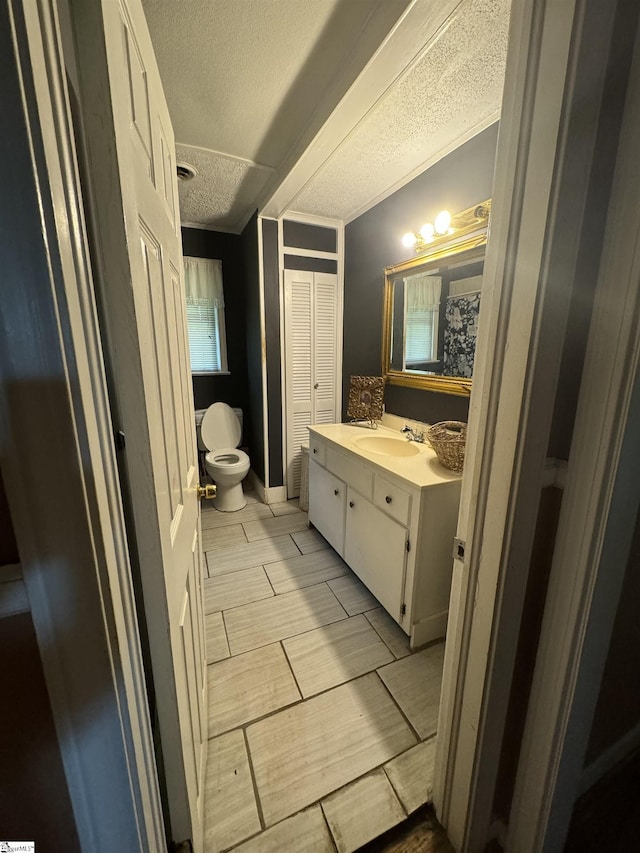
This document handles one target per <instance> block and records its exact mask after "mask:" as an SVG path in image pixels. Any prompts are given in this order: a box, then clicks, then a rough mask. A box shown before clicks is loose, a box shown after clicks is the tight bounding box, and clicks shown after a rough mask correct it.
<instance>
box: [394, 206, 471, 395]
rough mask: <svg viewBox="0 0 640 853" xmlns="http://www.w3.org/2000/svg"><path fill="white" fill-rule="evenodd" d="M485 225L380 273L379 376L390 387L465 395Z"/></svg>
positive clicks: (469, 382)
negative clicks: (382, 283) (382, 304)
mask: <svg viewBox="0 0 640 853" xmlns="http://www.w3.org/2000/svg"><path fill="white" fill-rule="evenodd" d="M486 231H487V229H486V222H485V223H484V225H483V226H482V227H481V228H480V229H476V232H474V233H472V234H471V235H468V234H467V235H463V239H458V240H455V239H454V240H451V241H446V240H442V241H439V243H438V245H437V246H435V247H434V249H433V251H427V252H425V253H423V254H422V255H421V256H419V257H416V258H411V259H409V260H407V261H404V262H402V263H400V264H396V265H395V266H393V267H387V269H386V270H385V311H384V319H383V372H384V375H385V377H386V379H387V381H389V382H390V383H391V384H396V385H407V386H410V387H415V388H430V389H432V390H438V391H445V392H448V393H452V394H469V393H470V391H471V379H472V376H473V365H474V361H475V353H476V342H477V337H478V320H479V315H480V305H481V297H482V275H483V269H484V252H485V244H486Z"/></svg>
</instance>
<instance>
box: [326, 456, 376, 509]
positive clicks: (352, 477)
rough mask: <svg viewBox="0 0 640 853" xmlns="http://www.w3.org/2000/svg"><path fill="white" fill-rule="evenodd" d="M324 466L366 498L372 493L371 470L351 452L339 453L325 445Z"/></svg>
mask: <svg viewBox="0 0 640 853" xmlns="http://www.w3.org/2000/svg"><path fill="white" fill-rule="evenodd" d="M326 466H327V468H328V469H329V471H332V472H333V473H334V474H336V475H337V476H338V477H340V478H341V479H342V480H344V481H345V482H346V483H348V484H349V485H350V486H351V487H352V488H354V489H355V490H356V491H358V492H360V494H361V495H364V496H365V497H366V498H371V497H372V495H373V471H370V470H369V469H368V468H367V467H366V466H365V465H363V464H362V463H361V462H359V461H358V460H357V459H356V458H355V457H354V455H353V454H352V453H350V454H348V455H347V454H346V453H340V451H339V450H334V449H333V447H327V461H326Z"/></svg>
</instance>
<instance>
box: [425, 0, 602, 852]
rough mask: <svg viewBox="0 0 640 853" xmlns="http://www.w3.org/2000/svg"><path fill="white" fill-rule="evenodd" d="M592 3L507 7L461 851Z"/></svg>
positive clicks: (475, 457) (509, 662)
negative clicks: (508, 27)
mask: <svg viewBox="0 0 640 853" xmlns="http://www.w3.org/2000/svg"><path fill="white" fill-rule="evenodd" d="M588 6H589V4H582V3H579V2H571V0H567V2H563V3H554V2H544V0H542V2H539V0H515V2H514V4H513V7H512V13H511V24H510V35H509V52H508V57H507V69H506V82H505V91H504V98H503V109H502V115H503V118H502V121H501V127H500V134H499V139H498V151H497V163H496V179H495V188H494V193H493V211H492V212H493V216H492V223H491V235H490V239H489V242H488V246H487V255H486V261H485V272H484V285H483V314H482V318H483V319H482V320H481V323H480V338H479V342H478V356H479V357H478V360H477V362H476V369H475V371H474V383H473V391H472V396H471V403H470V413H469V433H468V439H467V442H468V446H467V460H468V463H470V464H468V466H467V470H466V472H465V477H464V480H463V487H462V496H461V508H460V517H459V524H458V538H459V539H461V540H462V541H463V542H465V543H466V548H465V554H464V561H463V562H461V561H458V560H456V561H454V570H453V582H452V595H451V607H450V612H449V626H448V632H447V635H448V639H447V645H446V651H445V664H444V673H443V692H442V699H441V706H440V715H439V722H438V732H439V735H438V742H437V751H436V765H435V778H434V803H435V806H436V811H437V814H438V817H439V819H440V820H441V822H442V823H443V824H444V826H445V828H446V830H447V834H448V835H449V837H450V839H451V841H452V843H453V845H454V846H455V847H456V849H459V850H461V851H476V850H480V849H484V845H485V844H486V842H487V840H488V836H489V827H490V821H491V814H492V806H493V796H494V790H495V784H496V778H497V773H498V766H499V760H500V754H501V746H502V742H503V735H504V726H505V720H506V711H507V707H508V699H509V694H510V689H511V683H512V677H513V669H514V663H515V653H516V648H517V641H518V635H519V629H520V621H521V615H522V609H523V604H524V599H525V594H526V585H527V579H528V575H529V565H530V559H531V550H532V544H533V539H534V533H535V525H536V519H537V509H538V503H539V499H540V492H541V487H542V485H543V477H544V468H545V460H546V456H547V450H548V442H549V436H550V429H551V420H552V415H553V412H554V405H555V397H556V391H557V386H558V377H559V372H560V365H561V362H562V355H563V346H564V342H565V336H566V334H567V325H568V321H569V306H570V297H571V290H572V286H573V282H574V280H575V276H576V271H577V261H578V257H579V249H580V240H581V238H582V231H583V224H584V217H585V212H586V209H587V196H588V190H589V187H590V181H589V180H585V175H589V174H590V172H591V168H592V165H593V163H594V159H593V158H594V147H595V143H596V138H597V134H598V130H599V127H600V119H601V116H600V111H601V95H602V89H603V86H604V81H605V77H606V73H607V70H608V60H609V37H610V32H611V28H612V25H613V17H614V15H613V13H612V11H611V10H610V9H601V10H596V11H594V9H593V8H590V9H588V8H587V7H588ZM614 11H615V10H614ZM598 15H599V16H600V17H599V19H598ZM589 39H590V40H591V42H589V41H588V40H589ZM588 44H589V46H590V52H591V55H590V57H589V60H588V61H587V57H586V56H585V53H586V47H587V45H588ZM580 118H581V119H582V125H581V124H580V121H579V120H578V119H580Z"/></svg>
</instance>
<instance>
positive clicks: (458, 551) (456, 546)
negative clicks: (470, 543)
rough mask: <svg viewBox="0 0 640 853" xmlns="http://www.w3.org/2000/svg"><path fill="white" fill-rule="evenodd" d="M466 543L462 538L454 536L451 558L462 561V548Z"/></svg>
mask: <svg viewBox="0 0 640 853" xmlns="http://www.w3.org/2000/svg"><path fill="white" fill-rule="evenodd" d="M466 546H467V543H466V542H465V541H464V540H463V539H458V537H457V536H456V537H455V539H454V540H453V559H454V560H460V562H464V549H465V548H466Z"/></svg>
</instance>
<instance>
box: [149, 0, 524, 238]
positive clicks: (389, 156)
mask: <svg viewBox="0 0 640 853" xmlns="http://www.w3.org/2000/svg"><path fill="white" fill-rule="evenodd" d="M143 5H144V9H145V13H146V16H147V20H148V23H149V29H150V32H151V37H152V40H153V44H154V49H155V52H156V57H157V60H158V67H159V69H160V74H161V77H162V82H163V86H164V89H165V94H166V97H167V103H168V105H169V111H170V114H171V117H172V121H173V125H174V131H175V137H176V144H177V156H178V160H184V161H186V162H189V163H191V164H193V165H194V166H195V167H196V169H197V170H198V176H197V178H195V179H194V180H193V181H190V182H187V183H181V184H180V209H181V218H182V221H183V222H184V223H189V224H192V225H198V226H202V227H209V228H217V229H221V230H228V231H236V232H237V231H239V230H241V229H242V227H243V226H244V224H245V223H246V221H247V220H248V218H249V216H250V215H251V213H252V212H253V211H254V210H255V209H256V207H260V208H261V209H262V206H263V204H264V203H265V202H267V201H268V200H269V199H270V198H273V197H274V194H276V193H278V191H279V190H280V195H281V196H282V200H281V199H280V198H279V200H278V204H279V205H280V207H283V206H284V208H292V209H295V210H299V211H302V212H305V213H313V214H319V215H323V216H332V217H337V218H342V219H349V218H351V217H352V216H353V215H354V214H355V213H357V212H358V211H361V210H364V209H366V208H367V207H368V206H370V205H371V204H372V203H374V201H375V200H377V199H379V198H381V197H383V196H384V195H385V194H386V193H388V192H389V191H390V188H393V187H395V186H399V185H401V184H402V183H403V182H405V181H406V180H408V179H409V178H410V177H412V176H413V175H414V174H417V173H418V171H419V170H420V169H421V168H424V167H425V166H426V165H429V164H430V163H431V162H433V161H435V160H436V159H438V157H439V156H443V155H444V154H445V153H446V152H447V150H450V149H451V148H452V147H454V145H455V144H456V142H458V141H462V140H463V139H464V138H468V136H470V135H472V133H473V132H477V131H478V130H480V129H482V127H483V126H486V124H487V123H489V121H490V120H492V118H495V117H496V116H497V113H498V110H499V104H500V98H501V90H502V78H503V75H504V55H505V51H506V31H507V25H508V7H509V4H508V2H507V0H460V2H458V0H143ZM452 10H453V14H452V15H450V16H449V18H447V19H446V20H445V18H446V16H447V14H448V13H449V12H450V11H452ZM411 14H412V15H413V17H412V18H410V17H409V16H410V15H411ZM438 14H439V15H440V18H441V20H437V19H438ZM416 20H417V21H418V22H420V21H421V20H424V21H428V22H429V26H431V21H432V20H433V21H434V24H433V29H432V30H430V31H429V32H426V33H425V32H424V31H423V30H424V27H423V28H422V29H421V28H420V26H418V27H416V26H415V21H416ZM408 21H412V24H411V27H412V29H411V31H410V35H411V34H413V33H414V32H415V41H416V44H415V46H412V47H411V49H410V50H407V52H406V57H405V53H404V51H405V50H406V43H407V38H406V33H405V35H404V40H403V41H402V42H401V44H402V45H405V47H403V54H402V57H401V59H402V63H403V64H405V65H406V66H407V67H406V68H404V69H403V70H402V71H401V73H399V74H397V75H396V74H395V71H394V72H393V73H394V75H395V79H394V80H393V81H392V85H387V84H386V83H385V85H384V86H382V88H381V90H380V91H379V92H378V93H377V94H376V98H375V99H374V102H373V103H372V105H369V106H367V107H366V108H364V107H363V108H362V113H359V112H358V110H352V111H351V113H350V115H349V121H348V122H345V123H344V132H343V133H341V127H342V123H337V126H338V129H337V132H336V129H335V128H336V121H335V115H336V112H335V110H336V107H337V106H338V105H339V103H340V101H341V99H343V97H344V96H347V97H348V96H349V94H352V93H353V91H354V89H356V88H357V87H358V86H362V85H363V81H365V80H368V81H369V83H371V81H373V82H374V85H375V81H376V80H377V79H378V78H379V79H382V78H383V77H384V74H381V72H382V71H384V70H385V68H383V67H381V66H382V64H383V63H387V65H388V59H386V58H385V56H388V53H387V54H384V52H383V51H382V50H380V46H381V45H382V46H383V47H384V45H385V40H386V42H387V44H386V46H387V51H388V50H389V48H390V47H392V46H393V42H392V41H390V40H392V39H393V38H396V39H397V38H398V33H401V30H402V27H403V25H404V27H405V30H406V29H407V28H408V24H407V22H408ZM436 21H437V23H436ZM397 43H400V42H397ZM376 51H378V53H376ZM395 61H396V62H397V59H396V60H395ZM387 70H388V69H387ZM369 88H371V86H369ZM332 114H333V116H334V122H333V126H334V130H333V134H332V136H331V140H332V142H331V145H330V146H329V147H327V145H326V141H325V145H324V147H323V146H321V145H319V144H318V139H319V138H320V137H321V136H322V134H323V132H324V130H323V129H324V128H326V127H327V126H328V125H329V124H331V118H332ZM325 137H326V133H325ZM314 150H315V156H316V160H318V165H317V167H314V169H313V171H312V173H309V172H308V170H307V171H304V170H301V169H300V168H299V164H300V163H301V162H302V161H303V160H304V159H305V158H307V162H308V158H309V154H310V152H313V151H314ZM318 152H321V155H319V153H318ZM318 157H319V159H318ZM285 179H286V181H285ZM285 183H286V186H287V193H285V194H284V195H283V193H282V187H283V186H284V185H285ZM278 210H279V208H278Z"/></svg>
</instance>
